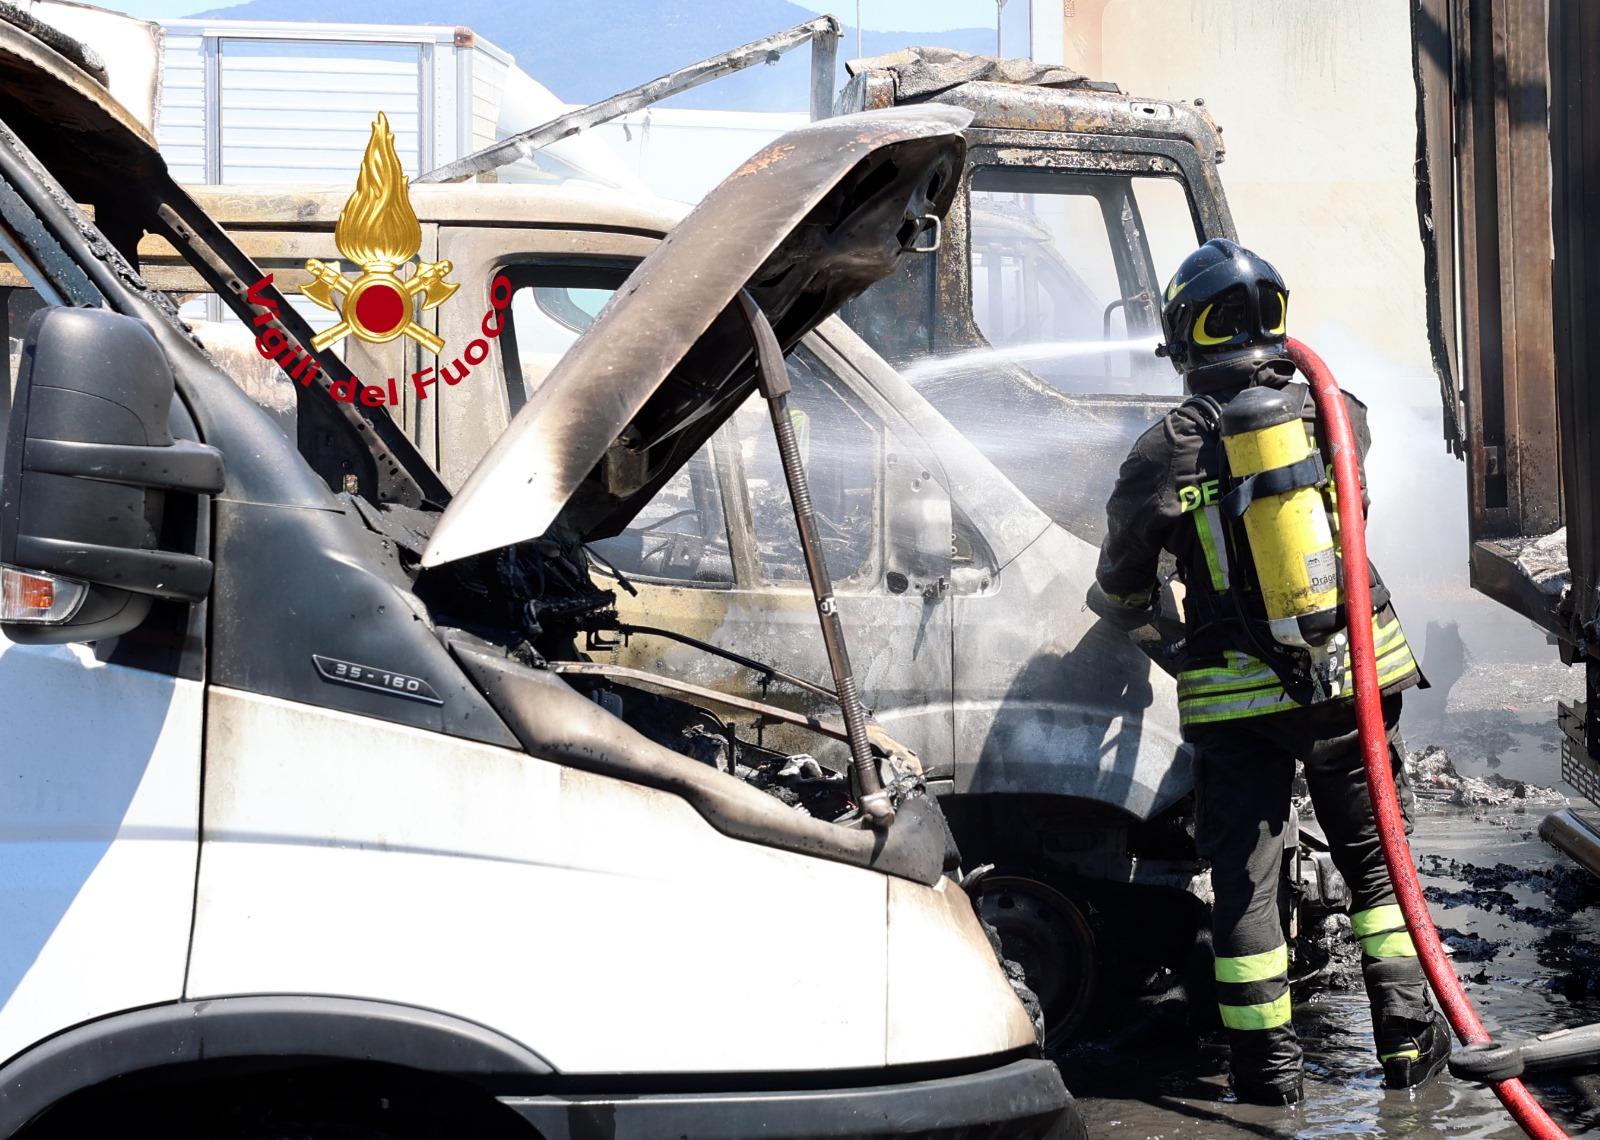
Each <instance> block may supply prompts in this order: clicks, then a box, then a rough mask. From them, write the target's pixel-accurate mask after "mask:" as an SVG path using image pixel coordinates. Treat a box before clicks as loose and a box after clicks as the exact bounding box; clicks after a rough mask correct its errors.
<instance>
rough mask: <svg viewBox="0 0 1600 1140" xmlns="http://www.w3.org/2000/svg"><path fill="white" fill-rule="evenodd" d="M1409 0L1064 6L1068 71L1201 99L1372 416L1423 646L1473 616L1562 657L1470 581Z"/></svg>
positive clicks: (1489, 641)
mask: <svg viewBox="0 0 1600 1140" xmlns="http://www.w3.org/2000/svg"><path fill="white" fill-rule="evenodd" d="M1410 7H1411V6H1410V4H1409V3H1404V2H1401V0H1342V2H1340V3H1336V4H1335V3H1328V2H1327V0H1067V4H1066V15H1065V17H1064V21H1063V22H1064V27H1065V36H1064V38H1065V42H1066V52H1065V55H1066V60H1065V61H1066V63H1067V64H1068V66H1071V67H1075V68H1078V69H1079V70H1081V71H1084V72H1086V73H1088V74H1090V75H1092V76H1094V77H1096V78H1099V79H1109V80H1112V81H1114V82H1116V83H1118V84H1120V85H1121V87H1122V89H1123V90H1125V91H1128V92H1130V93H1135V94H1140V95H1148V96H1152V97H1156V98H1165V99H1185V100H1194V99H1196V98H1203V99H1204V100H1205V101H1206V105H1207V106H1208V108H1209V109H1210V110H1211V113H1212V114H1213V116H1214V117H1215V118H1216V121H1217V122H1218V123H1219V124H1220V125H1221V126H1222V128H1223V139H1224V142H1225V143H1226V146H1227V157H1226V160H1225V161H1224V163H1223V166H1222V177H1223V183H1224V185H1225V187H1226V188H1227V192H1228V198H1229V202H1230V204H1231V206H1232V209H1233V216H1234V221H1235V223H1236V224H1237V226H1238V230H1239V236H1240V239H1241V240H1242V241H1243V242H1244V244H1246V245H1248V246H1250V247H1252V248H1254V249H1255V250H1256V251H1257V252H1259V253H1261V254H1262V255H1263V256H1265V257H1266V258H1267V259H1268V260H1270V261H1272V262H1273V263H1274V264H1275V265H1276V266H1277V267H1278V268H1279V270H1280V271H1281V272H1282V273H1283V275H1284V277H1285V279H1286V280H1287V281H1288V284H1289V289H1290V302H1289V328H1290V332H1291V333H1292V334H1294V335H1295V336H1298V337H1300V338H1301V339H1302V340H1304V341H1306V343H1307V344H1310V345H1311V346H1313V347H1314V348H1315V349H1316V350H1317V351H1318V352H1319V353H1320V354H1321V355H1322V356H1323V357H1324V358H1325V359H1326V360H1327V361H1328V362H1329V364H1330V365H1331V366H1332V367H1333V369H1334V372H1335V375H1337V376H1338V378H1339V379H1340V381H1341V383H1343V384H1344V385H1346V386H1347V387H1349V388H1351V389H1353V390H1354V391H1355V392H1356V393H1357V394H1358V395H1360V396H1361V397H1362V398H1363V399H1364V400H1366V401H1367V403H1368V404H1369V405H1371V407H1372V426H1373V436H1374V441H1375V442H1374V448H1373V453H1372V456H1371V459H1370V461H1369V472H1370V475H1371V481H1372V484H1373V496H1374V507H1373V514H1372V525H1373V532H1372V546H1373V550H1374V558H1375V561H1376V562H1377V564H1378V566H1379V569H1380V570H1381V571H1382V572H1383V574H1384V575H1385V577H1386V578H1387V579H1388V580H1389V584H1390V586H1391V588H1392V589H1393V590H1394V592H1395V594H1396V598H1397V601H1398V603H1399V605H1400V609H1401V613H1402V616H1403V617H1404V618H1405V619H1406V625H1407V627H1408V629H1410V630H1411V631H1412V636H1413V639H1414V640H1415V641H1417V642H1418V643H1421V642H1423V641H1424V640H1425V630H1426V626H1427V624H1428V623H1429V622H1433V621H1438V622H1443V621H1451V620H1456V621H1460V622H1461V629H1462V635H1463V637H1465V638H1466V640H1467V643H1468V645H1469V647H1470V648H1472V649H1473V650H1474V652H1476V653H1478V654H1479V656H1480V657H1483V656H1489V655H1490V654H1491V653H1493V654H1499V655H1508V656H1514V657H1517V658H1519V659H1526V660H1543V659H1545V658H1547V657H1548V656H1549V654H1550V650H1549V649H1548V647H1547V646H1546V645H1545V643H1544V639H1543V637H1542V636H1541V635H1539V634H1538V633H1537V632H1536V631H1535V629H1534V627H1533V626H1532V624H1531V623H1528V622H1525V621H1524V620H1523V619H1521V618H1518V617H1515V616H1513V615H1511V614H1509V613H1508V612H1507V611H1504V610H1502V609H1501V608H1500V607H1498V606H1496V605H1494V604H1493V603H1491V602H1489V601H1487V600H1486V599H1483V598H1482V597H1481V596H1479V595H1477V594H1475V593H1473V592H1472V591H1471V590H1470V589H1469V587H1468V582H1467V539H1466V469H1465V467H1464V466H1463V465H1462V464H1461V463H1460V462H1459V461H1458V460H1456V459H1454V458H1452V457H1450V456H1449V455H1447V454H1446V452H1445V450H1444V445H1443V441H1442V436H1441V428H1440V422H1441V416H1440V407H1439V395H1438V381H1437V379H1436V378H1435V376H1434V373H1433V369H1432V365H1431V362H1430V359H1429V354H1428V345H1427V336H1426V323H1425V311H1424V302H1425V295H1424V286H1423V247H1422V240H1421V236H1420V231H1419V228H1418V220H1417V204H1416V184H1415V181H1414V163H1415V157H1416V146H1417V133H1416V130H1417V128H1416V90H1415V84H1414V79H1413V73H1412V60H1411V25H1410Z"/></svg>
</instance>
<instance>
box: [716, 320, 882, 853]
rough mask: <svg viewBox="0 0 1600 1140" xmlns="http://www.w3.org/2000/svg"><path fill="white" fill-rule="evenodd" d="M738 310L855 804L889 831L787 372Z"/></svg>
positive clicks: (764, 333)
mask: <svg viewBox="0 0 1600 1140" xmlns="http://www.w3.org/2000/svg"><path fill="white" fill-rule="evenodd" d="M739 309H740V311H741V312H742V313H743V315H744V319H745V323H746V324H747V325H748V326H749V328H750V335H751V337H752V338H754V340H755V347H756V377H757V384H758V386H759V387H760V390H761V395H762V398H763V399H765V400H766V401H767V409H768V410H769V411H770V412H771V413H772V430H773V434H774V436H775V437H776V439H777V443H778V457H779V459H780V460H782V463H783V478H784V482H786V483H787V484H788V485H789V501H790V502H791V503H792V504H793V506H794V523H795V529H796V530H797V531H798V532H799V534H800V547H801V550H802V552H803V553H804V554H805V560H806V570H807V572H808V575H809V577H810V579H811V593H812V596H813V597H814V598H815V599H816V603H817V619H818V622H819V624H820V625H821V627H822V643H823V647H824V648H825V649H826V650H827V653H828V667H829V668H830V669H831V671H832V672H833V688H834V691H835V692H836V693H837V694H838V698H839V711H840V712H841V713H842V714H843V716H844V727H845V732H846V733H847V734H848V736H849V744H850V772H851V782H852V785H853V786H854V788H855V790H856V800H857V802H858V803H860V805H861V811H862V814H863V815H864V816H865V817H866V818H867V819H868V820H869V821H870V822H871V823H872V824H873V826H875V827H887V826H888V825H889V824H890V823H892V822H894V811H895V808H894V801H893V800H892V799H891V798H890V796H889V793H888V791H887V790H886V789H885V788H884V786H883V780H882V779H881V778H880V776H879V774H878V765H877V762H876V761H875V760H873V758H872V748H871V745H870V744H869V743H868V740H867V717H866V713H865V712H864V711H863V709H862V707H861V698H860V695H859V694H858V693H857V692H856V679H855V675H854V674H853V673H852V672H851V671H850V657H849V654H848V653H847V652H846V651H845V645H844V627H843V626H842V625H841V624H840V622H839V610H838V606H837V605H836V604H835V602H834V597H833V580H832V578H830V577H829V575H828V566H827V563H826V562H825V561H824V560H823V556H822V540H821V538H820V537H819V535H818V533H817V519H816V512H815V511H814V510H813V509H812V505H811V489H810V486H809V485H808V484H807V482H806V469H805V464H804V463H803V462H802V461H801V458H800V446H799V444H798V442H796V440H795V435H794V420H793V419H792V418H791V417H790V415H789V400H788V396H789V372H788V369H787V368H785V367H784V363H783V349H782V348H780V347H779V345H778V337H777V334H776V333H774V332H773V331H772V325H771V324H769V323H768V322H767V317H766V314H765V313H763V312H762V311H761V307H760V306H759V305H757V304H756V302H755V299H754V298H753V297H751V296H750V294H749V293H748V292H741V293H740V294H739Z"/></svg>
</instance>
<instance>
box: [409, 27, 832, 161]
mask: <svg viewBox="0 0 1600 1140" xmlns="http://www.w3.org/2000/svg"><path fill="white" fill-rule="evenodd" d="M840 34H841V33H840V28H839V21H838V20H835V19H834V18H833V17H832V16H819V17H817V18H816V19H815V20H808V21H806V22H805V23H804V24H796V25H795V26H794V27H792V28H790V29H789V30H788V31H785V32H775V33H774V34H772V35H770V36H763V37H762V38H761V39H759V40H752V41H751V42H750V43H747V44H744V45H743V46H741V47H736V48H733V49H731V50H729V51H725V52H722V53H720V54H719V55H714V56H711V57H710V58H708V59H702V60H701V61H700V62H699V63H691V64H690V65H689V66H688V67H682V68H679V69H678V70H677V71H669V72H667V74H665V75H658V76H657V77H656V78H654V79H652V80H649V81H648V82H646V83H641V84H639V86H637V87H630V88H628V90H626V91H620V92H618V93H617V94H615V95H613V96H611V97H610V98H609V99H602V100H600V101H599V102H598V103H590V104H589V105H588V106H586V107H579V108H577V109H576V110H572V111H568V112H567V113H566V114H564V115H558V116H556V117H555V118H554V119H551V120H550V121H549V122H547V123H540V124H539V125H538V126H536V127H529V128H528V129H527V130H525V131H520V132H518V133H517V134H514V135H510V136H508V137H506V138H503V139H501V140H500V141H499V142H497V143H491V144H490V145H489V146H486V147H484V148H483V149H482V150H476V151H473V152H472V153H471V154H469V155H466V156H464V157H462V158H458V159H456V160H455V161H454V162H447V163H445V164H444V165H443V166H436V167H434V168H433V169H432V170H430V171H428V172H427V173H426V174H419V175H418V176H417V177H416V178H415V179H413V180H412V181H414V182H463V181H465V180H466V179H468V178H471V177H473V176H474V175H478V174H487V173H489V172H490V171H491V170H498V169H500V167H502V166H507V165H509V164H511V163H513V162H516V161H517V160H518V159H519V158H527V157H528V156H529V155H531V154H533V153H534V152H535V151H537V150H540V149H542V148H543V147H547V146H549V145H550V144H551V143H556V142H560V141H561V140H562V139H566V138H571V137H572V136H573V135H575V134H579V133H580V132H582V131H586V130H588V129H589V128H590V127H597V126H599V125H600V124H601V123H608V122H610V121H611V120H612V119H615V118H617V117H618V116H619V115H626V114H628V113H629V112H632V111H638V110H640V109H642V108H644V107H648V106H650V105H652V104H654V103H659V102H660V101H661V100H663V99H665V98H666V97H667V96H669V95H677V94H678V93H680V92H683V91H688V90H690V89H691V88H695V87H699V86H700V85H701V84H702V83H709V82H711V81H712V80H713V79H720V78H721V77H722V76H724V75H730V74H732V73H733V72H735V71H743V70H744V69H745V68H747V67H750V66H752V65H753V64H757V63H776V62H777V61H778V57H779V56H780V55H782V54H783V53H784V52H786V51H791V50H793V49H794V48H797V47H799V46H800V45H801V44H810V45H811V117H812V119H826V118H827V117H828V116H829V115H831V114H832V113H833V79H834V74H833V73H834V67H835V66H836V64H835V60H837V58H838V49H839V36H840Z"/></svg>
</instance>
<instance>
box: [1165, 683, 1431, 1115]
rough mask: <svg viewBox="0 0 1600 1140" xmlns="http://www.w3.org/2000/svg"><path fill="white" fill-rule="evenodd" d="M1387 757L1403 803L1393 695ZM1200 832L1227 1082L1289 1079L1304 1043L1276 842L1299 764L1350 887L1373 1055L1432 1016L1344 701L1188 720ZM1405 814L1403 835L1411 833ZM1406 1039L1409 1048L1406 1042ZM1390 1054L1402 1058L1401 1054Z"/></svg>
mask: <svg viewBox="0 0 1600 1140" xmlns="http://www.w3.org/2000/svg"><path fill="white" fill-rule="evenodd" d="M1383 711H1384V722H1385V724H1386V726H1387V727H1388V730H1389V756H1390V762H1391V763H1392V764H1393V766H1394V772H1395V780H1396V782H1397V783H1398V784H1399V786H1400V788H1401V797H1400V798H1401V804H1402V809H1403V810H1404V808H1405V805H1406V802H1407V800H1409V798H1410V796H1409V794H1408V789H1407V788H1406V784H1405V774H1404V768H1403V765H1402V760H1403V752H1404V750H1403V746H1402V745H1401V742H1400V734H1399V730H1398V728H1399V719H1400V697H1399V695H1398V694H1396V695H1392V696H1389V697H1386V698H1385V699H1384V702H1383ZM1186 735H1187V736H1188V738H1189V740H1190V742H1191V743H1193V744H1194V746H1195V753H1196V755H1195V828H1196V836H1195V837H1196V842H1197V845H1198V847H1199V850H1200V854H1201V855H1202V856H1204V857H1205V858H1207V859H1209V860H1210V862H1211V874H1212V888H1213V891H1214V893H1215V896H1216V903H1215V907H1214V911H1213V918H1212V943H1213V948H1214V952H1215V971H1216V981H1217V1001H1218V1005H1219V1008H1220V1011H1221V1014H1222V1023H1223V1025H1224V1026H1225V1027H1226V1030H1227V1035H1228V1043H1229V1046H1230V1048H1231V1052H1232V1067H1233V1075H1234V1081H1235V1083H1236V1084H1238V1083H1240V1082H1243V1083H1246V1084H1249V1085H1254V1086H1272V1087H1277V1086H1287V1085H1291V1084H1294V1083H1295V1082H1297V1081H1298V1080H1299V1076H1300V1044H1299V1042H1298V1040H1297V1039H1296V1038H1295V1032H1294V1025H1293V1023H1292V1021H1291V1011H1290V1000H1289V948H1288V945H1287V944H1286V942H1285V938H1284V926H1285V922H1284V919H1285V916H1286V908H1287V905H1288V890H1287V884H1286V883H1285V881H1284V876H1283V858H1284V838H1285V832H1286V830H1287V828H1288V824H1289V808H1290V797H1291V787H1292V783H1293V780H1294V770H1295V761H1296V760H1300V761H1301V762H1302V763H1304V764H1305V770H1306V781H1307V783H1308V784H1309V785H1310V789H1311V801H1312V805H1313V808H1314V810H1315V813H1316V820H1317V822H1318V823H1319V824H1320V825H1321V826H1322V829H1323V830H1324V831H1325V832H1326V834H1327V837H1328V842H1329V845H1330V847H1331V848H1332V855H1333V861H1334V865H1335V866H1337V867H1338V869H1339V872H1340V873H1341V874H1342V875H1343V876H1344V879H1345V882H1346V883H1347V884H1348V885H1349V888H1350V893H1351V904H1350V911H1351V913H1350V924H1351V927H1352V928H1353V933H1354V935H1355V937H1356V938H1357V939H1358V940H1359V941H1360V943H1361V963H1362V976H1363V979H1364V981H1365V982H1366V988H1367V996H1368V998H1369V1000H1370V1001H1371V1004H1372V1021H1373V1032H1374V1035H1375V1037H1376V1040H1377V1044H1378V1053H1379V1055H1380V1057H1382V1056H1383V1055H1384V1054H1385V1050H1386V1042H1387V1043H1394V1044H1391V1045H1389V1046H1388V1048H1390V1049H1399V1048H1401V1047H1402V1045H1401V1044H1400V1042H1402V1040H1403V1038H1404V1035H1405V1033H1406V1032H1407V1031H1414V1030H1415V1029H1416V1027H1417V1026H1418V1025H1421V1024H1424V1023H1426V1022H1427V1020H1428V1018H1429V1017H1430V1016H1431V1014H1430V1012H1429V1010H1430V1007H1429V1005H1428V1000H1427V995H1426V993H1425V985H1426V982H1425V980H1424V977H1423V973H1422V968H1421V965H1420V963H1419V962H1418V961H1417V951H1416V948H1415V946H1413V945H1412V942H1411V936H1410V935H1409V934H1408V933H1407V932H1406V929H1405V921H1404V919H1403V917H1402V916H1401V913H1400V908H1399V906H1398V905H1397V904H1396V903H1395V897H1394V892H1393V890H1392V889H1391V888H1390V885H1389V874H1388V870H1387V869H1386V868H1385V866H1384V862H1383V851H1382V848H1381V846H1380V844H1379V841H1378V829H1377V824H1376V823H1375V822H1374V820H1373V817H1372V807H1371V803H1370V801H1369V800H1368V798H1367V787H1366V777H1365V774H1364V771H1363V768H1362V764H1361V745H1360V740H1359V737H1358V735H1357V732H1356V728H1355V715H1354V711H1353V709H1352V707H1351V703H1350V701H1349V700H1341V701H1334V702H1330V703H1328V704H1325V705H1319V706H1314V707H1310V708H1296V709H1291V710H1288V711H1285V712H1279V713H1273V714H1270V715H1265V716H1253V717H1246V718H1242V719H1239V720H1232V721H1223V722H1220V723H1213V724H1201V725H1193V726H1191V727H1190V728H1189V729H1188V730H1187V732H1186ZM1410 827H1411V824H1410V816H1409V814H1408V815H1407V819H1406V829H1407V831H1409V830H1410ZM1405 1044H1410V1043H1409V1042H1406V1043H1405ZM1393 1055H1396V1056H1398V1055H1399V1054H1398V1053H1394V1054H1393Z"/></svg>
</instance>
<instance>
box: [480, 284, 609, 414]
mask: <svg viewBox="0 0 1600 1140" xmlns="http://www.w3.org/2000/svg"><path fill="white" fill-rule="evenodd" d="M637 265H638V262H636V261H635V262H625V261H616V260H613V259H608V258H593V259H584V258H561V259H560V260H554V259H548V258H541V259H538V260H535V261H519V262H516V263H514V264H509V265H501V266H498V267H496V272H497V273H502V274H504V275H505V276H506V278H507V279H508V280H509V281H510V282H511V295H512V298H513V302H514V301H515V298H516V296H517V295H518V294H519V293H520V292H522V291H523V290H527V291H528V292H529V293H530V294H532V295H535V296H534V300H535V303H536V304H538V298H537V293H538V291H539V290H541V289H545V288H557V289H604V290H607V291H609V292H613V293H614V292H616V290H617V289H618V288H620V287H621V285H622V283H623V282H624V281H626V280H627V279H628V275H629V274H630V273H632V272H633V270H634V268H635V267H636V266H637ZM516 308H517V307H516V305H515V303H513V304H512V305H511V306H510V307H508V308H507V309H506V327H507V329H509V331H510V333H511V335H510V336H502V337H501V338H500V340H499V343H500V361H501V368H502V371H503V372H504V375H505V385H506V409H507V412H508V416H507V420H508V422H509V420H510V419H511V418H514V417H515V416H516V414H517V413H518V412H520V411H521V410H522V408H523V405H525V404H526V403H527V402H528V392H527V386H526V383H525V382H524V379H523V372H522V356H521V349H520V343H519V337H518V333H517V316H516ZM539 308H540V311H541V312H544V313H545V314H546V315H547V316H549V318H550V319H551V320H553V321H555V322H556V323H558V324H560V325H561V326H562V327H564V328H567V329H569V330H571V331H572V332H574V333H577V334H580V335H581V334H582V333H583V332H584V330H586V329H587V328H588V327H589V325H591V324H593V323H594V316H592V315H589V314H583V313H582V311H581V310H580V311H579V313H578V314H574V313H566V314H561V313H555V312H550V311H549V310H548V309H547V308H546V307H545V306H544V305H542V304H540V305H539ZM580 314H581V315H582V316H584V317H587V320H583V321H581V322H580V320H579V316H580Z"/></svg>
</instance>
